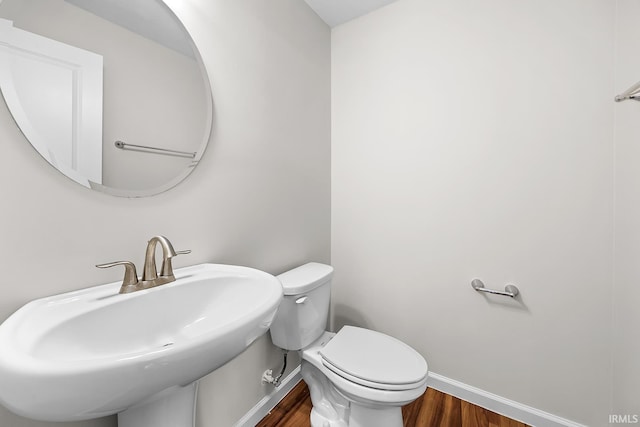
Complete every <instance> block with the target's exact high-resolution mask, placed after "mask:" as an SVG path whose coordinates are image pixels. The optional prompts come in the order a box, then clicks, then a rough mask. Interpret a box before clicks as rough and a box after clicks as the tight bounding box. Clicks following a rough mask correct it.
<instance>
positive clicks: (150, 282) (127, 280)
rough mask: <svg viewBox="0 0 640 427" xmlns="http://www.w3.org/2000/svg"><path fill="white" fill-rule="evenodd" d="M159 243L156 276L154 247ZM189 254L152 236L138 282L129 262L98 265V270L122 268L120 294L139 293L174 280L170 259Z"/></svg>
mask: <svg viewBox="0 0 640 427" xmlns="http://www.w3.org/2000/svg"><path fill="white" fill-rule="evenodd" d="M158 243H160V247H161V248H162V268H161V270H160V274H159V275H158V270H157V268H156V245H157V244H158ZM188 253H191V251H190V250H187V251H176V250H174V249H173V245H172V244H171V242H170V241H169V239H167V238H166V237H164V236H154V237H152V238H151V240H149V243H148V244H147V251H146V253H145V257H144V267H143V271H142V278H141V279H140V280H138V274H137V272H136V266H135V264H134V263H132V262H131V261H116V262H110V263H107V264H98V265H96V267H98V268H109V267H114V266H116V265H123V266H124V279H123V280H122V286H121V287H120V293H121V294H126V293H130V292H135V291H140V290H142V289H149V288H153V287H155V286H160V285H164V284H165V283H170V282H173V281H175V280H176V277H175V276H174V274H173V266H172V265H171V258H173V257H174V256H177V255H184V254H188Z"/></svg>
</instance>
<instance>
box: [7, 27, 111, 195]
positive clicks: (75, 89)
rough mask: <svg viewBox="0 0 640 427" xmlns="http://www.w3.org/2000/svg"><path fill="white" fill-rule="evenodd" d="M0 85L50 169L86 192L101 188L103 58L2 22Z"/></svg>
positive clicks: (24, 129) (17, 119)
mask: <svg viewBox="0 0 640 427" xmlns="http://www.w3.org/2000/svg"><path fill="white" fill-rule="evenodd" d="M0 85H1V86H2V91H3V96H4V98H5V100H6V102H7V105H8V107H9V109H10V110H11V114H12V115H13V117H14V119H15V120H16V123H17V124H18V126H19V127H20V129H21V130H22V132H23V133H24V135H25V136H26V137H27V138H28V139H29V141H31V143H32V145H33V146H34V148H35V149H36V150H38V152H39V153H40V154H41V155H42V156H43V157H44V158H45V159H46V160H47V161H48V162H49V163H50V164H51V165H52V166H54V167H56V168H57V169H58V170H61V171H63V173H64V174H65V175H67V176H68V177H70V178H71V179H73V180H74V181H76V182H78V183H80V184H82V185H84V186H86V187H89V186H90V184H89V183H90V182H91V183H97V184H101V183H102V56H100V55H98V54H95V53H92V52H89V51H86V50H83V49H79V48H77V47H74V46H70V45H68V44H64V43H60V42H58V41H55V40H52V39H50V38H47V37H43V36H40V35H37V34H34V33H31V32H28V31H24V30H21V29H19V28H15V27H14V26H13V23H12V22H11V21H9V20H6V19H0Z"/></svg>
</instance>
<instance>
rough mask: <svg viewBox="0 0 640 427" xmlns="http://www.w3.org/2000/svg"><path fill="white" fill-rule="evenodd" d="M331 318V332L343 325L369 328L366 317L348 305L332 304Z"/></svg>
mask: <svg viewBox="0 0 640 427" xmlns="http://www.w3.org/2000/svg"><path fill="white" fill-rule="evenodd" d="M331 319H332V322H331V330H332V331H333V332H337V331H339V330H340V329H342V327H343V326H345V325H350V326H359V327H361V328H366V329H371V327H370V323H369V321H368V320H367V318H366V317H365V316H364V315H363V314H362V313H361V312H360V311H358V310H357V309H355V308H353V307H351V306H348V305H344V304H336V305H334V306H333V312H332V316H331Z"/></svg>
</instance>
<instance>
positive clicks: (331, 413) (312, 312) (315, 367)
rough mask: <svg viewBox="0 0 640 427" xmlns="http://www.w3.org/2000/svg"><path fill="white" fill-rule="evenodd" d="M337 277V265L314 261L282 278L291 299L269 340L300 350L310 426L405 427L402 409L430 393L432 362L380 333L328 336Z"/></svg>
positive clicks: (352, 330) (353, 330)
mask: <svg viewBox="0 0 640 427" xmlns="http://www.w3.org/2000/svg"><path fill="white" fill-rule="evenodd" d="M332 275H333V268H332V267H331V266H328V265H324V264H319V263H309V264H305V265H303V266H301V267H298V268H296V269H293V270H290V271H288V272H286V273H283V274H281V275H280V276H278V279H280V282H281V283H282V286H283V288H284V294H285V296H284V300H283V302H282V304H281V306H280V308H279V310H278V314H277V315H276V318H275V319H274V321H273V323H272V324H271V330H270V332H271V339H272V341H273V343H274V344H275V345H276V346H278V347H280V348H282V349H285V350H296V351H299V352H300V353H301V359H302V362H301V373H302V377H303V379H304V381H305V382H306V383H307V385H308V387H309V391H310V394H311V403H312V406H313V408H312V411H311V425H312V427H347V426H349V427H402V425H403V423H402V410H401V407H402V406H403V405H406V404H408V403H410V402H412V401H414V400H415V399H417V398H418V397H420V396H421V395H422V394H423V393H424V391H425V390H426V387H427V386H426V381H427V362H426V361H425V360H424V358H423V357H422V356H421V355H420V354H419V353H418V352H417V351H415V350H414V349H413V348H411V347H410V346H408V345H407V344H405V343H403V342H402V341H400V340H398V339H396V338H393V337H391V336H389V335H386V334H383V333H380V332H376V331H372V330H369V329H364V328H359V327H354V326H344V327H343V328H342V329H341V330H340V331H338V333H332V332H328V331H325V327H326V323H327V317H328V312H329V300H330V288H331V277H332Z"/></svg>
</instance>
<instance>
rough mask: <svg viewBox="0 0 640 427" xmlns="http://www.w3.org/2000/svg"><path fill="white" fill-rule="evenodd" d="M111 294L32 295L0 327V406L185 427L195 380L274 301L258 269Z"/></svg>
mask: <svg viewBox="0 0 640 427" xmlns="http://www.w3.org/2000/svg"><path fill="white" fill-rule="evenodd" d="M175 276H176V281H175V282H173V283H169V284H166V285H162V286H158V287H156V288H152V289H147V290H142V291H138V292H133V293H130V294H118V290H119V289H120V282H115V283H110V284H106V285H101V286H95V287H92V288H87V289H82V290H79V291H75V292H69V293H65V294H60V295H55V296H52V297H47V298H42V299H38V300H35V301H32V302H30V303H28V304H26V305H25V306H24V307H22V308H21V309H19V310H18V311H17V312H15V313H14V314H13V315H12V316H11V317H9V318H8V319H7V320H6V321H5V322H4V323H3V324H2V325H0V403H2V404H3V405H4V406H6V407H7V408H8V409H10V410H11V411H13V412H15V413H17V414H19V415H22V416H25V417H28V418H33V419H38V420H44V421H75V420H84V419H90V418H97V417H102V416H105V415H111V414H118V422H119V427H165V426H167V427H168V426H171V427H176V426H180V427H192V426H193V423H194V420H193V418H194V406H195V397H196V390H197V380H198V379H200V378H201V377H203V376H205V375H207V374H208V373H210V372H212V371H213V370H215V369H217V368H218V367H220V366H221V365H223V364H224V363H226V362H228V361H229V360H231V359H233V358H234V357H235V356H237V355H238V354H240V353H241V352H242V351H244V350H245V349H246V348H247V347H248V346H249V345H250V344H251V343H252V342H253V341H254V340H255V339H256V338H258V337H259V336H261V335H262V334H264V333H265V332H266V331H267V329H268V328H269V326H270V325H271V321H272V319H273V317H274V315H275V313H276V310H277V308H278V305H279V303H280V300H281V299H282V286H281V285H280V282H279V281H278V279H276V278H275V277H273V276H272V275H270V274H267V273H264V272H262V271H259V270H255V269H251V268H247V267H239V266H229V265H220V264H201V265H196V266H192V267H186V268H181V269H177V270H175Z"/></svg>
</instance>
